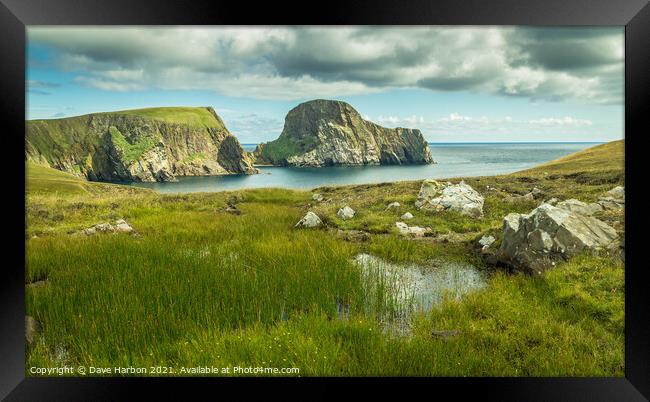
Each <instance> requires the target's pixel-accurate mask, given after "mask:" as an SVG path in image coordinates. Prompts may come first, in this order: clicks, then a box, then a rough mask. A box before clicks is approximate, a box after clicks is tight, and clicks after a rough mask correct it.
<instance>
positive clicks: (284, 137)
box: [254, 99, 433, 167]
mask: <svg viewBox="0 0 650 402" xmlns="http://www.w3.org/2000/svg"><path fill="white" fill-rule="evenodd" d="M254 155H255V156H256V158H257V159H256V160H257V163H260V164H272V165H281V166H309V167H320V166H336V165H401V164H427V163H433V158H432V156H431V151H430V149H429V144H427V142H426V140H425V139H424V136H423V135H422V133H421V132H420V130H416V129H409V128H394V129H391V128H385V127H381V126H379V125H377V124H375V123H372V122H369V121H367V120H364V119H363V118H362V117H361V115H360V114H359V112H357V111H356V110H355V109H354V108H353V107H352V106H350V105H349V104H347V103H345V102H341V101H333V100H323V99H318V100H312V101H309V102H305V103H301V104H300V105H298V106H296V107H295V108H293V109H292V110H290V111H289V113H288V114H287V116H286V118H285V122H284V129H283V130H282V133H281V134H280V137H278V139H277V140H275V141H271V142H268V143H265V144H260V145H259V146H258V147H257V149H256V150H255V152H254Z"/></svg>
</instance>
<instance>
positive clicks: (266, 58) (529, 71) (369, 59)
mask: <svg viewBox="0 0 650 402" xmlns="http://www.w3.org/2000/svg"><path fill="white" fill-rule="evenodd" d="M28 33H29V40H30V42H34V43H39V44H41V45H45V46H49V47H50V48H53V49H55V50H56V51H57V54H58V55H59V56H58V60H57V63H58V66H59V68H61V69H64V70H66V71H74V72H76V73H78V74H79V76H77V78H76V79H75V82H77V83H79V84H81V85H86V86H93V87H97V88H101V89H104V90H116V91H129V90H135V89H144V88H163V89H209V90H214V91H216V92H219V93H222V94H226V95H235V96H248V97H261V98H270V99H297V98H301V97H305V96H315V95H323V96H332V95H334V96H336V95H339V96H340V95H343V94H355V93H368V92H373V91H381V90H385V89H387V88H414V87H416V88H417V87H419V88H425V89H430V90H439V91H464V90H467V91H480V92H484V93H494V94H503V95H507V96H522V97H528V98H531V99H547V100H561V99H566V98H579V99H584V100H588V101H590V102H601V103H610V102H616V101H620V100H621V99H622V86H623V84H622V80H621V77H622V71H623V31H622V28H590V27H587V28H583V27H575V28H572V27H569V28H553V27H550V28H546V27H538V28H528V27H525V28H513V27H412V28H403V27H391V28H379V27H342V28H338V27H337V28H302V27H292V28H288V27H280V28H30V29H29V32H28Z"/></svg>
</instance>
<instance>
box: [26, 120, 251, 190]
mask: <svg viewBox="0 0 650 402" xmlns="http://www.w3.org/2000/svg"><path fill="white" fill-rule="evenodd" d="M25 158H26V159H28V160H33V161H35V162H37V163H41V164H45V165H48V166H51V167H54V168H57V169H60V170H63V171H67V172H70V173H73V174H76V175H78V176H83V177H85V178H87V179H89V180H96V181H149V182H151V181H170V180H174V179H175V177H176V176H203V175H223V174H233V173H246V174H253V173H257V169H255V168H253V166H252V164H251V160H250V158H249V157H247V156H246V155H245V153H244V150H243V149H242V147H241V145H240V144H239V141H237V139H236V138H235V137H234V136H233V135H232V134H230V132H229V131H228V129H227V128H226V127H225V125H224V123H223V121H222V120H221V119H220V118H219V116H217V114H216V113H215V112H214V110H213V109H212V108H210V107H207V108H156V109H140V110H132V111H124V112H112V113H97V114H90V115H85V116H79V117H72V118H66V119H57V120H36V121H29V122H27V132H26V134H25Z"/></svg>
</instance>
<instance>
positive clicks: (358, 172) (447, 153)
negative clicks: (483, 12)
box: [132, 143, 596, 193]
mask: <svg viewBox="0 0 650 402" xmlns="http://www.w3.org/2000/svg"><path fill="white" fill-rule="evenodd" d="M595 144H596V143H494V144H489V143H487V144H486V143H481V144H440V143H436V144H430V145H429V146H430V147H431V154H432V155H433V159H434V160H435V161H436V162H437V163H436V164H433V165H411V166H355V167H322V168H292V167H262V168H260V169H261V170H262V173H261V174H257V175H229V176H203V177H181V178H179V179H178V182H172V183H132V185H134V186H139V187H147V188H152V189H154V190H156V191H158V192H161V193H194V192H212V191H222V190H237V189H242V188H257V187H284V188H300V189H310V188H314V187H321V186H332V185H344V184H364V183H381V182H391V181H399V180H421V179H425V178H433V179H441V178H447V177H468V176H489V175H497V174H503V173H512V172H516V171H518V170H522V169H527V168H530V167H533V166H535V165H539V164H540V163H544V162H548V161H550V160H553V159H556V158H559V157H561V156H564V155H568V154H570V153H573V152H576V151H580V150H582V149H585V148H589V147H591V146H594V145H595ZM244 149H246V150H247V151H252V150H254V149H255V145H251V144H244Z"/></svg>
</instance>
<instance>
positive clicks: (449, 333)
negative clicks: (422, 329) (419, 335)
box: [431, 329, 462, 340]
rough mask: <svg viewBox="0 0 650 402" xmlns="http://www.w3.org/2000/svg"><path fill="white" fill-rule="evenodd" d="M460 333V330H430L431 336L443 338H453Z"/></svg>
mask: <svg viewBox="0 0 650 402" xmlns="http://www.w3.org/2000/svg"><path fill="white" fill-rule="evenodd" d="M461 334H462V332H461V331H459V330H455V329H454V330H442V331H431V336H432V337H434V338H441V339H444V340H448V339H450V338H455V337H457V336H460V335H461Z"/></svg>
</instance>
